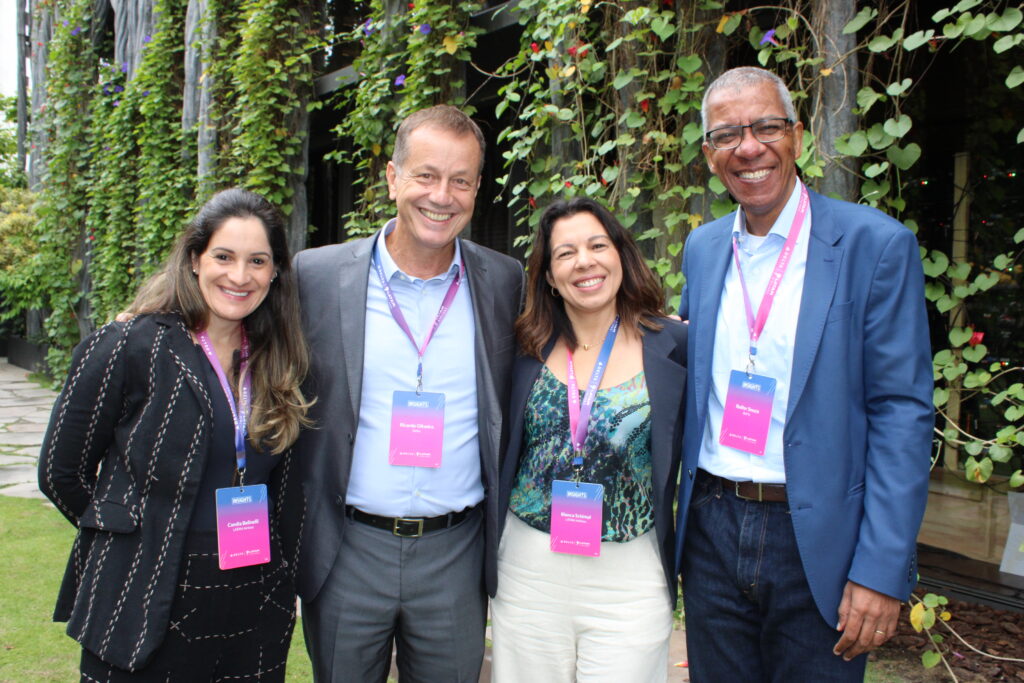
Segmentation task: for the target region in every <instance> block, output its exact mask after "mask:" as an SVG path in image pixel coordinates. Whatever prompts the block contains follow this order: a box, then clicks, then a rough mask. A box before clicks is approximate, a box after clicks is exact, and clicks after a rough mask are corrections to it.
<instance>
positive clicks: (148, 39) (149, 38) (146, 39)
mask: <svg viewBox="0 0 1024 683" xmlns="http://www.w3.org/2000/svg"><path fill="white" fill-rule="evenodd" d="M152 40H153V36H151V35H149V34H148V33H147V34H146V35H144V36H142V44H143V45H145V44H146V43H148V42H151V41H152Z"/></svg>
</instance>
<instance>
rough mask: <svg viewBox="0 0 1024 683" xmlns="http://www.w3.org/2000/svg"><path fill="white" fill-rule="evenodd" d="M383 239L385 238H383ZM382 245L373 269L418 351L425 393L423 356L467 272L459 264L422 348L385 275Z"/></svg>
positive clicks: (418, 368) (419, 377)
mask: <svg viewBox="0 0 1024 683" xmlns="http://www.w3.org/2000/svg"><path fill="white" fill-rule="evenodd" d="M381 239H383V236H382V237H381ZM379 250H380V245H377V247H376V249H374V252H373V268H374V270H376V271H377V278H378V279H379V280H380V286H381V288H382V289H383V290H384V298H385V299H387V301H388V308H389V309H390V310H391V317H392V318H394V319H395V322H396V323H397V324H398V326H399V327H400V328H402V331H403V332H405V336H406V337H408V338H409V341H411V342H412V345H413V348H415V349H416V357H417V360H418V363H417V366H416V393H417V394H419V393H422V392H423V354H424V353H426V351H427V346H428V345H429V344H430V340H431V339H433V338H434V333H435V332H437V328H439V327H440V326H441V321H442V320H444V316H445V315H446V314H447V313H448V309H450V308H451V307H452V302H453V301H455V295H456V294H457V293H458V292H459V286H460V285H461V284H462V275H463V273H464V272H465V266H463V265H462V263H461V262H460V263H459V270H458V272H457V273H455V279H454V280H452V283H451V284H450V285H449V286H448V291H447V292H446V293H445V295H444V300H442V301H441V308H440V309H438V311H437V315H436V316H435V317H434V324H433V325H432V326H431V328H430V331H429V332H427V338H426V339H424V340H423V345H422V346H420V345H419V344H417V343H416V339H415V338H414V337H413V336H412V330H411V329H409V323H407V322H406V321H405V316H404V315H402V309H401V308H399V306H398V300H397V299H395V293H394V291H392V289H391V285H389V284H388V279H387V277H386V276H385V275H384V266H383V265H382V264H381V261H380V251H379Z"/></svg>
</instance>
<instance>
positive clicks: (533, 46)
mask: <svg viewBox="0 0 1024 683" xmlns="http://www.w3.org/2000/svg"><path fill="white" fill-rule="evenodd" d="M530 49H531V50H533V54H537V53H538V52H540V45H538V44H537V43H530Z"/></svg>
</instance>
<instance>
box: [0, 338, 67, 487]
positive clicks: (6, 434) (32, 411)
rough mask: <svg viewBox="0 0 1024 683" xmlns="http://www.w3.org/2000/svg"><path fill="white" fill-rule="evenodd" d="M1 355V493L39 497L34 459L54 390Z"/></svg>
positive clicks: (36, 456) (47, 417)
mask: <svg viewBox="0 0 1024 683" xmlns="http://www.w3.org/2000/svg"><path fill="white" fill-rule="evenodd" d="M28 375H29V373H28V371H27V370H23V369H22V368H18V367H15V366H13V365H10V364H8V362H7V359H6V358H2V357H0V495H5V496H18V497H21V498H42V497H43V495H42V494H41V493H39V487H38V486H37V485H36V462H37V461H38V459H39V448H40V446H41V445H42V443H43V434H44V433H45V432H46V424H47V423H48V422H49V421H50V410H51V409H52V408H53V402H54V401H55V400H56V399H57V392H55V391H51V390H50V389H45V388H43V387H41V386H39V384H38V383H37V382H34V381H32V380H30V379H29V378H28Z"/></svg>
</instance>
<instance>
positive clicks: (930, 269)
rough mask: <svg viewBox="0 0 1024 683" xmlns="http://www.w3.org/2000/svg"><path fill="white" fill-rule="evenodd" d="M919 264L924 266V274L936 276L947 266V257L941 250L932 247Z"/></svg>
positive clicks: (944, 270) (943, 271)
mask: <svg viewBox="0 0 1024 683" xmlns="http://www.w3.org/2000/svg"><path fill="white" fill-rule="evenodd" d="M921 266H922V267H923V268H924V274H925V275H927V276H928V277H938V276H940V275H942V274H943V273H945V272H946V268H948V267H949V257H948V256H946V255H945V254H944V253H942V252H941V251H937V250H935V249H933V250H932V252H931V254H929V256H928V258H926V259H924V260H922V261H921Z"/></svg>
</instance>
